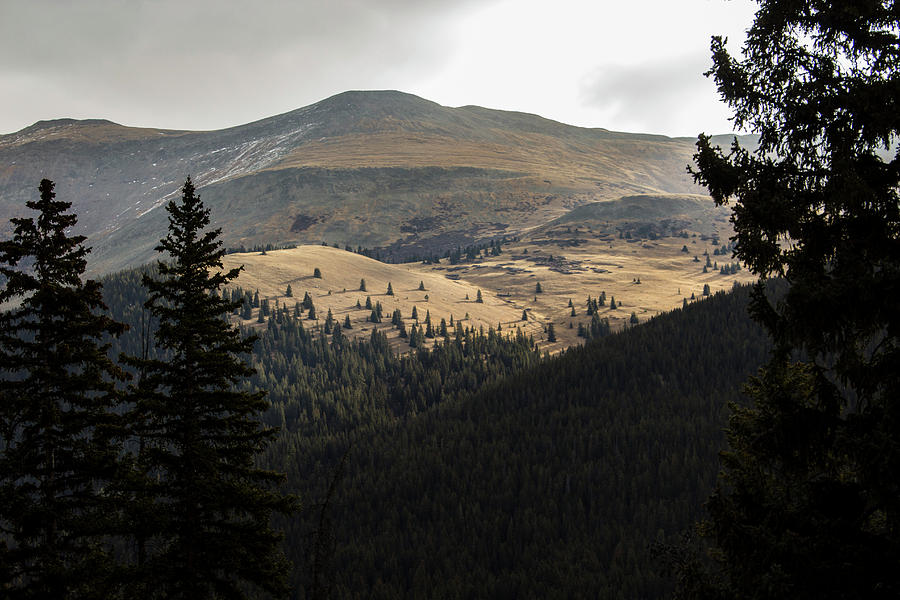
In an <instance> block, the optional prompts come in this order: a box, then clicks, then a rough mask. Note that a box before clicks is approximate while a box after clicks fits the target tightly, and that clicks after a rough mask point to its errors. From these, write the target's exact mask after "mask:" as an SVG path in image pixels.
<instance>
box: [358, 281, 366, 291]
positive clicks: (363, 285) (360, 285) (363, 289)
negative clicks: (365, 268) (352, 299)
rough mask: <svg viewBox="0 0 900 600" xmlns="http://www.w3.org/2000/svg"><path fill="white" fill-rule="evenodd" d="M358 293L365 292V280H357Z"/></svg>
mask: <svg viewBox="0 0 900 600" xmlns="http://www.w3.org/2000/svg"><path fill="white" fill-rule="evenodd" d="M359 291H361V292H365V291H366V280H365V279H360V280H359Z"/></svg>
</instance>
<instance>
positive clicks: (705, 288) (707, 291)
mask: <svg viewBox="0 0 900 600" xmlns="http://www.w3.org/2000/svg"><path fill="white" fill-rule="evenodd" d="M703 295H704V296H709V284H708V283H704V284H703Z"/></svg>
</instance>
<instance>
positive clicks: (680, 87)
mask: <svg viewBox="0 0 900 600" xmlns="http://www.w3.org/2000/svg"><path fill="white" fill-rule="evenodd" d="M709 65H710V58H709V55H708V53H706V54H699V53H698V54H693V55H687V56H681V57H671V58H666V59H662V60H660V59H657V60H654V61H653V62H652V63H644V64H639V65H630V66H624V65H612V66H610V65H605V66H603V67H601V68H598V69H597V70H596V71H594V72H592V73H591V74H589V75H588V76H587V77H585V78H584V80H583V81H582V83H581V86H580V93H579V97H580V100H581V103H582V104H583V105H585V106H587V107H591V108H594V109H597V110H600V111H603V112H605V113H606V114H608V115H609V117H610V119H611V120H613V121H615V122H617V123H620V124H625V126H626V127H628V128H629V130H632V131H646V132H654V131H663V130H666V129H667V126H670V125H671V123H673V122H679V121H685V122H703V119H700V118H693V119H692V118H690V116H691V115H702V114H704V112H708V111H714V112H721V113H723V114H725V113H726V112H727V111H726V109H725V107H724V106H722V105H720V104H719V103H718V102H717V97H718V96H717V94H716V91H715V85H714V83H713V82H712V81H711V80H709V79H707V78H706V77H704V76H703V73H704V72H705V71H707V70H708V69H709ZM696 133H698V132H684V133H683V135H696Z"/></svg>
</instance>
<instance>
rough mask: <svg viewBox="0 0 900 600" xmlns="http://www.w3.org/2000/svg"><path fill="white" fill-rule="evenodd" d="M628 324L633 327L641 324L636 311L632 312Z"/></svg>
mask: <svg viewBox="0 0 900 600" xmlns="http://www.w3.org/2000/svg"><path fill="white" fill-rule="evenodd" d="M628 322H629V323H631V324H632V325H637V324H638V323H639V321H638V316H637V314H636V313H635V312H634V311H631V318H630V319H628Z"/></svg>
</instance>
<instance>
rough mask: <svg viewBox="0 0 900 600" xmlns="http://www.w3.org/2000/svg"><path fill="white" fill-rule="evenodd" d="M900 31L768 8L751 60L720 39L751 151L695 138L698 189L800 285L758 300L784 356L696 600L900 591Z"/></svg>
mask: <svg viewBox="0 0 900 600" xmlns="http://www.w3.org/2000/svg"><path fill="white" fill-rule="evenodd" d="M898 32H900V16H898V12H897V5H896V3H895V2H887V1H878V0H875V1H872V2H853V3H848V2H790V3H787V2H774V1H762V2H761V3H760V11H759V12H758V13H757V16H756V20H755V21H754V23H753V26H752V28H751V29H750V31H749V33H748V38H747V42H746V43H745V45H744V48H743V57H741V58H733V57H731V56H730V55H729V54H728V52H727V50H726V47H725V41H724V40H722V39H719V38H714V39H713V42H712V53H713V62H714V65H713V67H712V69H711V71H710V73H711V74H712V75H713V76H714V77H715V79H716V83H717V84H718V87H719V91H720V94H721V95H722V97H723V98H724V99H725V100H726V101H727V102H728V104H729V105H730V106H731V108H732V109H733V110H734V121H735V125H736V127H738V128H743V129H747V130H750V131H752V132H755V133H758V134H759V136H760V137H759V146H758V148H757V149H756V150H754V151H752V152H751V151H748V150H746V149H744V148H742V147H741V146H740V145H739V144H738V143H737V142H735V143H734V144H733V145H732V147H731V149H730V150H729V151H728V152H727V153H723V152H722V150H721V149H719V148H713V147H712V146H711V145H710V140H709V138H708V137H706V136H701V137H700V139H699V141H698V144H697V146H698V153H697V155H696V157H695V160H696V164H697V167H698V170H697V172H696V173H695V178H696V179H697V181H698V182H700V183H702V184H704V185H706V186H707V188H708V189H709V192H710V195H711V196H712V197H713V199H714V200H715V201H716V202H717V203H718V204H733V208H734V215H733V218H732V221H733V223H734V229H735V238H734V241H735V245H734V248H733V250H734V256H735V257H737V258H738V259H739V261H740V262H741V263H743V264H744V265H745V266H746V267H747V268H748V269H749V270H750V271H751V272H752V273H754V274H757V275H759V276H760V277H761V278H762V280H763V281H765V280H766V279H768V278H769V277H774V276H783V277H784V278H785V279H786V280H787V281H788V283H789V284H790V288H789V290H788V291H787V293H786V295H785V296H784V297H783V298H780V299H779V301H778V302H777V303H773V301H772V299H771V298H769V297H767V296H766V294H765V287H764V286H763V285H762V284H760V286H759V287H758V288H757V290H756V292H755V294H754V299H753V304H752V311H753V315H754V317H755V318H756V319H757V320H758V321H759V322H760V323H762V324H763V325H764V326H765V327H766V329H767V330H768V331H769V332H770V334H771V335H772V337H773V340H774V342H775V348H776V351H775V352H774V353H773V356H772V358H771V360H770V362H769V365H768V366H767V367H766V369H765V370H764V371H762V372H761V373H760V375H759V377H758V379H757V380H755V381H753V382H752V383H751V385H750V388H749V391H750V394H751V396H752V398H753V400H754V405H753V406H752V407H750V408H748V409H738V410H736V411H735V412H734V415H733V416H732V419H731V421H730V430H729V443H730V446H731V450H730V451H729V452H728V453H727V454H726V455H725V457H724V458H723V466H724V472H723V477H722V479H721V481H720V483H719V486H718V487H717V490H716V492H715V494H714V495H713V497H712V498H711V499H710V503H709V507H710V522H709V523H708V524H707V526H706V527H705V528H704V529H703V531H704V532H705V533H706V534H707V535H708V539H709V540H710V542H711V543H712V544H713V545H714V546H715V548H714V549H713V553H714V556H716V557H717V558H718V559H719V564H718V566H719V567H720V569H719V571H718V572H717V573H716V575H718V578H717V577H716V576H715V575H714V576H711V577H709V578H707V579H702V578H701V579H700V580H699V581H700V584H699V586H700V591H697V590H694V589H691V588H690V586H686V587H687V589H686V594H687V593H688V592H693V596H694V597H699V596H700V595H702V594H704V593H706V591H705V590H703V587H702V586H704V585H705V586H706V587H707V588H708V587H710V586H711V585H715V586H719V587H720V589H721V595H722V596H723V597H729V598H750V597H753V598H783V597H801V596H802V597H810V598H892V597H897V596H898V595H900V569H898V568H897V566H898V565H900V527H898V526H897V524H898V522H900V484H898V481H900V478H898V476H897V474H898V473H900V402H898V398H900V338H898V332H900V294H898V293H897V292H898V289H900V199H898V189H900V157H898V155H897V154H895V151H888V150H887V148H888V146H890V145H891V144H896V140H897V136H898V134H900V112H898V111H897V107H896V98H897V97H898V94H897V81H898V55H900V51H898V48H900V39H898V36H900V34H898ZM785 240H790V243H784V241H785ZM800 359H802V360H803V361H804V362H797V361H798V360H800ZM710 582H712V583H710Z"/></svg>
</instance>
